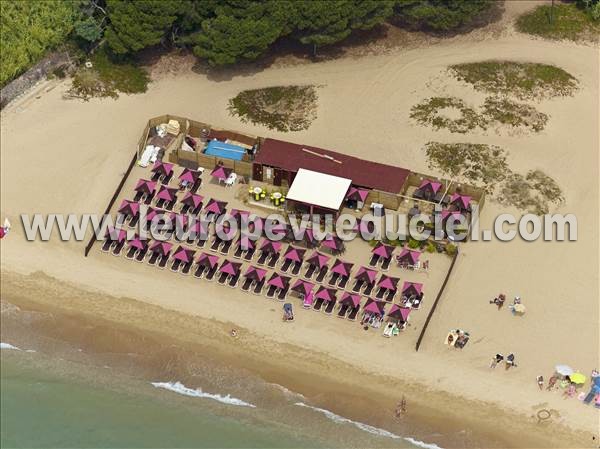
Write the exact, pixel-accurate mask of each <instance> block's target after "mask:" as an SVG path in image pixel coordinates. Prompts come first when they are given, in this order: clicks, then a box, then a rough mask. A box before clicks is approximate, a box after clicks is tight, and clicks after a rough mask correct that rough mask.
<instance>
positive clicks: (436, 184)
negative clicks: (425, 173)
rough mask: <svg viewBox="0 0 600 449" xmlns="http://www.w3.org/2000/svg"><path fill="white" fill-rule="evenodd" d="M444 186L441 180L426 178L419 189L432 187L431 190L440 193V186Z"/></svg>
mask: <svg viewBox="0 0 600 449" xmlns="http://www.w3.org/2000/svg"><path fill="white" fill-rule="evenodd" d="M441 187H442V183H441V182H436V181H432V180H430V179H424V180H423V181H422V182H421V185H420V186H419V190H423V189H431V191H432V192H433V193H434V194H435V193H438V191H439V190H440V188H441Z"/></svg>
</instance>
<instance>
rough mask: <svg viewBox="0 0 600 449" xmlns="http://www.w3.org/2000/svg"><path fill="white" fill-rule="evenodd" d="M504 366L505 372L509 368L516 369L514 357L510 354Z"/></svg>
mask: <svg viewBox="0 0 600 449" xmlns="http://www.w3.org/2000/svg"><path fill="white" fill-rule="evenodd" d="M505 364H506V365H505V366H506V369H507V370H508V368H510V367H511V366H514V367H515V368H516V367H517V364H516V363H515V355H514V354H513V353H512V352H511V353H510V354H508V355H507V356H506V362H505Z"/></svg>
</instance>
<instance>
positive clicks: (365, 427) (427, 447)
mask: <svg viewBox="0 0 600 449" xmlns="http://www.w3.org/2000/svg"><path fill="white" fill-rule="evenodd" d="M294 405H297V406H299V407H306V408H310V409H311V410H314V411H316V412H319V413H322V414H323V415H325V416H326V417H327V418H329V419H331V420H332V421H334V422H336V423H338V424H352V425H353V426H354V427H357V428H359V429H360V430H362V431H364V432H368V433H370V434H373V435H377V436H381V437H386V438H392V439H394V440H404V441H408V442H409V443H411V444H413V445H415V446H419V447H422V448H424V449H442V448H441V447H440V446H438V445H437V444H433V443H432V444H429V443H424V442H422V441H419V440H415V439H414V438H411V437H401V436H400V435H396V434H395V433H392V432H390V431H388V430H385V429H380V428H378V427H374V426H371V425H369V424H365V423H362V422H358V421H352V420H351V419H348V418H344V417H343V416H340V415H336V414H335V413H333V412H331V411H329V410H326V409H324V408H319V407H313V406H312V405H307V404H305V403H304V402H296V403H295V404H294Z"/></svg>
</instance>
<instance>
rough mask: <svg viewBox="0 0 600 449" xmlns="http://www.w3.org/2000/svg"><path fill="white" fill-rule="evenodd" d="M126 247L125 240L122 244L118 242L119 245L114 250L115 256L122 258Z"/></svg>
mask: <svg viewBox="0 0 600 449" xmlns="http://www.w3.org/2000/svg"><path fill="white" fill-rule="evenodd" d="M124 246H125V240H123V241H122V242H117V244H116V245H115V246H114V248H113V252H112V253H113V256H120V255H121V251H122V250H123V247H124Z"/></svg>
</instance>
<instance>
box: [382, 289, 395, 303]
mask: <svg viewBox="0 0 600 449" xmlns="http://www.w3.org/2000/svg"><path fill="white" fill-rule="evenodd" d="M394 296H396V291H395V290H388V292H387V295H386V296H385V300H386V301H393V300H394Z"/></svg>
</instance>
